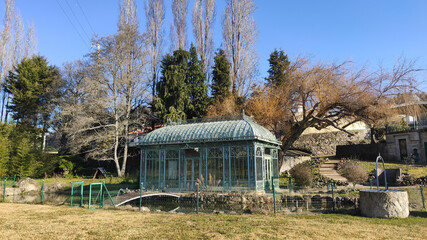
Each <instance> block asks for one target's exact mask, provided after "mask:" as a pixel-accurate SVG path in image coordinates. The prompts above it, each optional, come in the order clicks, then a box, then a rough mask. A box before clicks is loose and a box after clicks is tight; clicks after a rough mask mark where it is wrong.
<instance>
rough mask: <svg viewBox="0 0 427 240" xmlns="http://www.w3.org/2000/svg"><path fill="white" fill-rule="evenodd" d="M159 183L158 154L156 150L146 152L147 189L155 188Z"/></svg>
mask: <svg viewBox="0 0 427 240" xmlns="http://www.w3.org/2000/svg"><path fill="white" fill-rule="evenodd" d="M158 184H159V154H158V153H157V151H148V152H147V179H146V186H147V189H152V190H154V189H156V188H157V187H158Z"/></svg>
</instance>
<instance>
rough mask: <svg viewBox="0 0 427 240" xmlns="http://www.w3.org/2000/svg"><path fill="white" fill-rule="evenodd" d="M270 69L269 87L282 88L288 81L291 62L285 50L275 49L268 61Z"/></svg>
mask: <svg viewBox="0 0 427 240" xmlns="http://www.w3.org/2000/svg"><path fill="white" fill-rule="evenodd" d="M268 62H269V63H270V69H268V77H267V78H265V80H267V85H269V86H271V87H275V86H280V85H282V84H283V83H285V82H286V81H287V78H288V72H289V71H288V70H289V65H290V63H291V62H290V61H289V60H288V55H286V54H285V53H284V52H283V50H279V51H278V50H277V49H275V50H274V51H273V52H272V53H271V54H270V58H269V59H268Z"/></svg>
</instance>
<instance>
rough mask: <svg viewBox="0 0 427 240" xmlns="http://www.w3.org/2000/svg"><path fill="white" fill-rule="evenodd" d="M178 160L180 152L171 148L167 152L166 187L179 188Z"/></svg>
mask: <svg viewBox="0 0 427 240" xmlns="http://www.w3.org/2000/svg"><path fill="white" fill-rule="evenodd" d="M178 161H179V152H178V151H177V150H169V151H167V153H166V188H178V184H179V180H178V176H179V174H178Z"/></svg>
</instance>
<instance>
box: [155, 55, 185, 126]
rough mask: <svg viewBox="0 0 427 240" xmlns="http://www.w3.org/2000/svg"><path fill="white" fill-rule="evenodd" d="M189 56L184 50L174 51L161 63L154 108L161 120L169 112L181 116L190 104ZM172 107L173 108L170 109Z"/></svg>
mask: <svg viewBox="0 0 427 240" xmlns="http://www.w3.org/2000/svg"><path fill="white" fill-rule="evenodd" d="M189 57H190V54H189V53H188V52H187V51H185V50H176V51H174V52H173V55H172V56H171V55H169V54H168V55H166V56H165V57H164V58H163V59H162V61H161V73H162V77H161V78H160V81H159V82H158V84H157V99H156V104H155V107H156V109H157V111H159V112H160V114H161V116H162V117H163V120H164V121H166V120H167V119H166V118H165V116H167V114H170V113H171V112H173V113H174V115H179V116H185V115H182V113H183V112H185V110H186V107H187V106H188V105H189V104H190V103H191V100H190V96H189V94H188V92H189V90H188V85H187V84H186V83H187V81H186V79H187V68H188V59H189ZM171 107H173V108H171Z"/></svg>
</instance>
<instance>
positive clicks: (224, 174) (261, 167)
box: [139, 118, 280, 191]
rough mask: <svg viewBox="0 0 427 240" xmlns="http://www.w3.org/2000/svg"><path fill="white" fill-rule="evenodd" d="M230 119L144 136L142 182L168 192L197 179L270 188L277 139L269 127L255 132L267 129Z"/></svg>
mask: <svg viewBox="0 0 427 240" xmlns="http://www.w3.org/2000/svg"><path fill="white" fill-rule="evenodd" d="M232 122H235V123H234V124H231V125H230V121H219V123H218V122H217V124H212V123H211V122H206V121H205V122H203V123H193V124H181V125H174V126H173V129H169V130H168V129H163V130H162V129H158V130H155V131H153V132H152V133H150V134H154V136H153V135H151V136H149V135H150V134H149V135H147V136H145V137H144V138H143V139H142V141H140V142H141V144H139V145H140V148H141V162H140V168H141V171H140V172H141V179H140V180H141V182H142V183H143V186H144V187H145V188H146V189H147V190H169V191H193V190H194V189H195V188H196V184H198V185H199V186H200V187H201V188H205V189H207V190H208V191H250V190H255V191H269V190H271V186H272V184H271V179H272V177H277V176H278V170H279V169H278V148H279V144H280V142H278V141H277V140H276V139H275V138H274V137H272V134H271V133H270V132H268V131H267V132H268V133H269V134H270V135H268V136H267V137H265V136H264V138H263V137H260V136H257V134H258V133H259V132H260V131H261V130H262V131H261V132H263V134H266V133H267V132H264V129H263V128H262V127H261V126H259V125H257V124H256V123H254V122H253V121H250V122H248V119H244V118H243V119H240V120H234V121H232ZM239 122H240V123H239ZM242 122H243V123H245V124H242ZM248 123H249V124H248ZM248 125H250V126H249V127H248ZM241 126H243V127H241ZM167 127H168V126H166V127H164V128H167ZM236 127H240V129H237V132H236ZM254 127H256V128H257V129H255V130H254V129H253V128H254ZM261 128H262V129H261ZM245 129H246V130H245ZM159 130H161V131H159ZM202 130H203V131H202ZM156 131H158V132H157V133H156ZM177 132H178V133H177ZM227 132H229V133H230V134H227ZM173 134H175V136H178V137H179V140H177V137H173V136H171V135H173ZM195 134H199V135H197V137H194V135H195ZM251 134H252V136H251ZM212 135H213V136H214V137H212ZM231 135H232V137H231ZM208 137H210V138H208ZM251 138H252V139H251ZM164 139H166V140H164ZM187 139H190V140H187ZM144 141H145V142H144ZM275 181H278V180H275ZM275 186H278V182H277V183H275Z"/></svg>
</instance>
